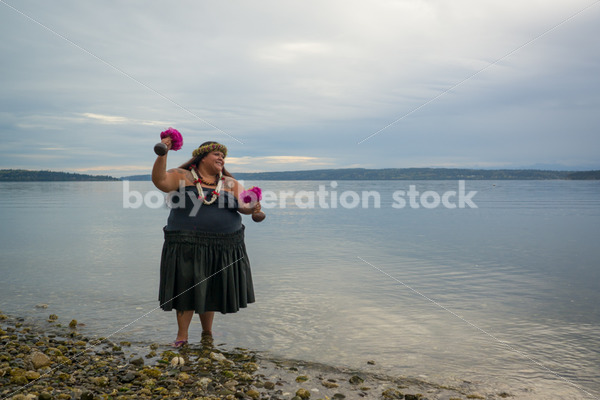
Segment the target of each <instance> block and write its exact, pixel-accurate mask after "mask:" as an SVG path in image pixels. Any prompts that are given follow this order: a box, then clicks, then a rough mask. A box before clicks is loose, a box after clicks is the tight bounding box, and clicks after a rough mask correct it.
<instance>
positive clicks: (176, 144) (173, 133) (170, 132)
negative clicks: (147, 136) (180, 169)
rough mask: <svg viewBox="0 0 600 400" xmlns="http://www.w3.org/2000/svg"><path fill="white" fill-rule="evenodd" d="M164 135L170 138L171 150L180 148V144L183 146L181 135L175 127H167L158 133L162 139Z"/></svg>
mask: <svg viewBox="0 0 600 400" xmlns="http://www.w3.org/2000/svg"><path fill="white" fill-rule="evenodd" d="M166 137H170V138H171V150H175V151H177V150H179V149H180V148H181V146H183V137H182V136H181V133H179V131H178V130H177V129H174V128H169V129H167V130H166V131H162V132H161V133H160V138H161V139H164V138H166Z"/></svg>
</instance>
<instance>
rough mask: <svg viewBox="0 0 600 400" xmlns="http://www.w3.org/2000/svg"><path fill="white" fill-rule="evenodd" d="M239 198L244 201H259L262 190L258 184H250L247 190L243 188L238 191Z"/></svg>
mask: <svg viewBox="0 0 600 400" xmlns="http://www.w3.org/2000/svg"><path fill="white" fill-rule="evenodd" d="M240 199H241V200H242V201H243V202H244V203H252V202H255V201H260V200H261V199H262V190H260V188H259V187H258V186H252V187H251V188H250V189H248V190H244V191H243V192H242V193H240Z"/></svg>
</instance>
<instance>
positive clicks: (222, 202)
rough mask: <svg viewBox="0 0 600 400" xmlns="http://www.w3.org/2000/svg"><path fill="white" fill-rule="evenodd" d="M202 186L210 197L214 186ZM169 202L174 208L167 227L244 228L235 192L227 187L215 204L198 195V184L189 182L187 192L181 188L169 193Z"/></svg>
mask: <svg viewBox="0 0 600 400" xmlns="http://www.w3.org/2000/svg"><path fill="white" fill-rule="evenodd" d="M202 189H203V192H204V196H205V198H206V199H207V200H210V199H211V198H212V192H213V190H214V189H208V188H202ZM167 206H168V207H170V208H171V213H170V214H169V218H168V219H167V226H166V228H165V229H166V230H167V231H196V232H213V233H232V232H235V231H237V230H239V229H241V228H242V216H241V215H240V214H239V213H238V211H237V210H238V201H237V199H236V198H235V196H234V195H233V193H231V192H227V191H225V190H223V191H222V192H221V193H220V194H219V197H218V199H217V200H216V201H215V202H214V203H213V204H210V205H206V204H204V203H203V202H202V200H201V199H198V189H197V188H196V186H186V187H185V196H184V193H183V192H179V191H174V192H171V193H169V195H168V196H167Z"/></svg>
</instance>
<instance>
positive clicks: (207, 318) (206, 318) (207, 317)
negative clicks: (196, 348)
mask: <svg viewBox="0 0 600 400" xmlns="http://www.w3.org/2000/svg"><path fill="white" fill-rule="evenodd" d="M199 315H200V323H201V324H202V335H211V336H212V325H213V319H214V318H215V313H214V311H207V312H204V313H202V314H199Z"/></svg>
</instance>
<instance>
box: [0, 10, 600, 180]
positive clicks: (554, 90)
mask: <svg viewBox="0 0 600 400" xmlns="http://www.w3.org/2000/svg"><path fill="white" fill-rule="evenodd" d="M0 32H1V41H0V51H1V61H0V82H1V86H0V87H1V88H2V89H1V91H0V101H1V104H2V106H1V108H0V132H1V135H2V138H1V139H2V140H1V142H0V168H26V169H49V170H55V171H71V172H82V173H90V174H109V175H113V176H124V175H134V174H146V173H150V169H151V166H152V163H153V162H154V159H155V155H154V153H153V150H152V149H153V146H154V144H155V143H156V142H157V141H159V134H160V132H161V131H162V130H165V129H167V128H168V127H174V128H177V129H178V130H179V131H180V132H181V133H182V134H183V137H184V146H183V149H181V150H180V151H178V152H171V153H170V154H169V167H175V166H177V165H179V164H181V163H183V162H184V161H185V160H187V159H188V158H189V157H190V156H191V152H192V151H193V149H194V148H195V147H197V146H198V145H199V144H200V143H202V142H203V141H206V140H217V141H219V142H221V143H223V144H225V145H227V146H228V148H229V157H228V159H227V160H226V161H227V166H228V169H229V170H230V171H232V172H234V173H235V172H251V171H287V170H303V169H321V168H349V167H364V168H403V167H468V168H473V167H483V168H498V167H504V168H521V167H541V168H559V167H562V169H600V117H599V114H600V113H598V110H600V46H599V45H598V38H599V37H600V1H598V0H545V1H541V0H521V1H507V0H502V1H488V0H453V1H447V0H445V1H442V0H389V1H383V0H371V1H352V0H350V1H349V0H344V1H323V0H319V1H312V0H308V1H307V0H302V1H282V0H277V1H264V0H256V1H248V0H244V1H228V0H222V1H197V0H194V1H172V2H166V1H102V2H82V1H52V2H49V1H41V0H36V1H23V0H19V1H16V0H0Z"/></svg>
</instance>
